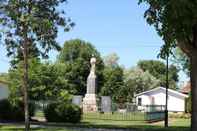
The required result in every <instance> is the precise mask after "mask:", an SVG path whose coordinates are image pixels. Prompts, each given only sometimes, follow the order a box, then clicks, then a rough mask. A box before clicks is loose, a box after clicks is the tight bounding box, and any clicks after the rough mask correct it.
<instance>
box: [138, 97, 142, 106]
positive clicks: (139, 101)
mask: <svg viewBox="0 0 197 131" xmlns="http://www.w3.org/2000/svg"><path fill="white" fill-rule="evenodd" d="M141 105H142V98H138V106H141Z"/></svg>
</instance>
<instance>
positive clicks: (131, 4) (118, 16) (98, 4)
mask: <svg viewBox="0 0 197 131" xmlns="http://www.w3.org/2000/svg"><path fill="white" fill-rule="evenodd" d="M137 2H138V0H83V1H82V0H69V2H68V4H65V5H62V6H61V8H62V9H64V10H65V11H66V12H67V15H68V16H70V17H71V18H72V20H73V21H74V22H75V23H76V26H75V27H74V28H73V30H72V31H70V32H68V33H64V32H63V31H62V30H61V29H60V30H59V33H58V38H57V41H58V42H59V43H60V44H61V45H63V43H64V41H65V40H69V39H75V38H80V39H83V40H85V41H88V42H91V43H92V44H93V45H94V46H95V47H96V49H97V50H98V51H99V52H100V53H101V55H102V56H104V55H107V54H110V53H113V52H115V53H117V54H118V56H119V57H120V61H119V62H120V64H121V65H124V66H125V67H127V68H129V67H132V66H135V65H136V63H137V62H138V61H139V60H142V59H157V54H158V53H159V50H160V46H161V45H162V44H163V41H162V40H161V38H160V37H159V36H158V35H157V33H156V31H155V30H154V28H153V27H150V26H149V25H148V24H147V23H146V21H145V19H144V18H143V13H144V11H145V6H144V5H141V6H139V5H138V4H137ZM5 54H6V51H5V47H3V46H2V45H0V72H7V70H8V68H9V64H8V58H7V57H6V56H5ZM56 56H57V52H55V51H51V52H50V60H52V61H54V60H55V58H56Z"/></svg>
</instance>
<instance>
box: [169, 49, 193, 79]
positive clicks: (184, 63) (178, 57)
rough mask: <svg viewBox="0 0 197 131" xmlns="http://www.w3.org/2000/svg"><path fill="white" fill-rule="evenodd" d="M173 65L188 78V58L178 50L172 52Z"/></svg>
mask: <svg viewBox="0 0 197 131" xmlns="http://www.w3.org/2000/svg"><path fill="white" fill-rule="evenodd" d="M172 61H173V63H174V64H176V65H178V66H179V68H180V69H181V70H182V71H184V72H185V73H186V74H187V76H190V70H191V69H190V68H191V67H190V60H189V57H188V56H187V55H186V54H184V53H183V51H181V50H180V49H179V48H176V49H175V50H174V57H173V59H172Z"/></svg>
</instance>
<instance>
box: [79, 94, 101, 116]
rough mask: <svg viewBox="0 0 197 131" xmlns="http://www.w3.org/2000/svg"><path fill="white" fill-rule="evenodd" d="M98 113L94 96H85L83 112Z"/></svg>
mask: <svg viewBox="0 0 197 131" xmlns="http://www.w3.org/2000/svg"><path fill="white" fill-rule="evenodd" d="M96 111H98V108H97V105H96V94H86V95H85V97H84V98H83V112H96Z"/></svg>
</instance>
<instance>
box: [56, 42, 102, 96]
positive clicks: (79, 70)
mask: <svg viewBox="0 0 197 131" xmlns="http://www.w3.org/2000/svg"><path fill="white" fill-rule="evenodd" d="M93 55H94V57H96V59H97V62H96V75H97V85H98V88H97V92H99V91H100V88H101V87H102V85H103V68H104V64H103V60H102V58H101V57H100V53H99V52H98V51H97V50H96V49H95V47H94V46H93V45H92V44H91V43H89V42H86V41H83V40H80V39H74V40H69V41H66V42H65V43H64V47H63V48H62V50H61V52H60V54H59V56H58V62H59V63H64V64H66V66H67V67H69V69H70V70H67V72H66V73H65V79H66V80H68V83H70V85H72V86H73V88H75V89H76V90H77V92H76V93H75V94H77V95H85V93H86V83H87V82H86V81H87V77H88V75H89V72H90V67H91V66H90V58H91V57H92V56H93Z"/></svg>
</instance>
